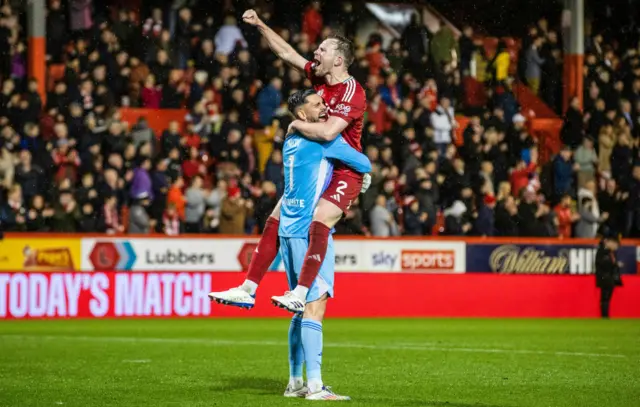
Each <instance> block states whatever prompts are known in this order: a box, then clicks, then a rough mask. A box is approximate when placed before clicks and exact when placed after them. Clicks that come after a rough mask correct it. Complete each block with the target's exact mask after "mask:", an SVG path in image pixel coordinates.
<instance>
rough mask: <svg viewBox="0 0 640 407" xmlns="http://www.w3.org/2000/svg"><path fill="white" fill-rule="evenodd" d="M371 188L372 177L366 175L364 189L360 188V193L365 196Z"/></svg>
mask: <svg viewBox="0 0 640 407" xmlns="http://www.w3.org/2000/svg"><path fill="white" fill-rule="evenodd" d="M370 186H371V175H370V174H364V176H363V177H362V188H360V193H361V194H364V193H365V192H367V189H369V187H370Z"/></svg>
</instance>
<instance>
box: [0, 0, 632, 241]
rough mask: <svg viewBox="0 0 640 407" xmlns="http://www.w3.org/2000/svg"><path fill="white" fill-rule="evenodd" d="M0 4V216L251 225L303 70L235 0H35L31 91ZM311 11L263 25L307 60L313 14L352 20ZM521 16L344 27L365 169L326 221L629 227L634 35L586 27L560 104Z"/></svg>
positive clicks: (261, 217)
mask: <svg viewBox="0 0 640 407" xmlns="http://www.w3.org/2000/svg"><path fill="white" fill-rule="evenodd" d="M14 3H15V2H9V3H6V4H5V5H4V6H3V7H2V8H1V9H0V49H1V50H2V51H0V77H1V78H2V89H1V93H0V227H1V228H2V230H4V231H30V232H44V231H48V232H90V233H96V232H105V233H124V232H127V231H128V232H129V233H166V234H178V233H225V234H245V233H255V232H258V231H260V230H261V229H262V227H263V226H264V222H265V220H266V217H267V216H268V214H269V213H270V211H271V210H272V208H273V207H274V206H275V204H276V202H277V199H278V196H279V195H280V194H281V192H282V187H283V181H282V168H283V166H282V155H281V152H280V150H281V146H282V142H283V137H284V131H286V128H287V126H288V123H289V122H290V120H291V118H290V117H289V116H288V114H287V109H286V99H287V95H289V94H290V93H291V92H292V91H294V90H296V89H300V88H303V87H307V86H309V85H310V83H309V82H308V81H307V80H305V78H304V77H303V76H302V75H301V74H300V73H298V72H296V71H294V70H292V69H289V68H288V67H286V66H284V65H283V64H282V62H281V61H278V60H276V59H275V57H274V56H273V53H272V52H271V50H270V49H269V48H268V47H267V46H266V44H265V43H264V42H262V41H260V37H259V35H257V33H256V32H255V31H254V30H252V28H251V27H246V26H244V25H243V24H242V23H238V21H240V20H239V19H238V17H239V15H238V14H239V13H240V14H241V12H242V10H227V11H228V13H227V14H226V15H227V17H225V18H224V19H223V18H217V17H216V18H215V19H214V17H212V16H211V15H207V14H204V13H201V12H200V11H201V9H200V8H198V7H199V6H197V5H196V6H195V8H193V9H190V8H189V7H182V8H179V9H170V11H169V12H164V13H163V11H162V10H160V9H151V10H148V11H144V9H142V10H143V13H144V14H143V15H138V13H137V12H135V11H132V10H130V9H126V8H120V9H111V13H107V15H105V14H104V13H102V14H100V13H97V12H95V10H94V13H93V14H92V13H91V12H90V11H91V10H90V9H81V10H78V9H77V8H72V9H65V7H64V6H65V4H63V3H61V2H60V1H57V0H53V1H51V2H49V4H48V7H49V9H48V16H47V27H48V32H47V60H48V61H47V62H48V77H47V83H46V87H47V95H46V100H42V98H41V97H40V95H39V94H38V93H37V91H36V90H37V83H36V82H34V81H33V80H32V79H30V78H28V76H27V68H26V66H27V61H26V55H25V44H26V41H25V37H24V35H25V33H24V30H23V29H22V28H23V27H22V25H23V15H24V10H22V9H21V8H20V5H19V4H14ZM65 3H66V2H65ZM72 3H74V4H75V3H78V4H80V5H85V6H86V7H90V6H91V1H81V2H72ZM186 3H190V4H196V3H198V2H197V1H196V2H193V1H192V2H185V4H186ZM11 4H13V6H12V5H11ZM323 11H324V10H323V9H322V8H320V9H319V10H318V9H317V7H315V6H312V5H310V6H308V7H306V8H305V9H304V10H302V13H301V14H300V15H298V16H297V21H296V16H294V17H293V18H292V19H291V24H290V27H287V28H281V29H280V31H279V32H280V33H281V35H282V36H283V37H284V38H285V39H286V40H288V41H290V42H291V43H293V44H295V46H296V49H297V50H298V51H299V52H300V53H301V55H303V56H305V57H307V58H310V56H311V55H312V53H313V50H314V49H315V46H316V44H317V43H318V41H320V40H321V39H322V38H323V37H324V36H326V35H328V34H329V33H331V32H332V31H340V32H346V33H347V34H349V35H351V36H352V37H353V36H354V35H355V30H354V28H353V26H352V25H353V24H356V21H357V14H356V13H357V12H358V8H357V7H345V8H344V9H343V10H342V12H341V13H340V14H339V15H340V18H335V17H334V18H331V19H330V20H331V24H324V23H323V17H327V16H326V14H323ZM259 13H260V14H261V15H262V16H264V17H265V19H266V20H267V21H268V20H269V16H270V15H271V13H272V10H270V9H269V7H268V6H267V7H262V8H260V9H259ZM217 15H219V14H217ZM298 27H300V28H298ZM528 32H529V35H528V36H525V37H524V38H522V39H514V38H501V39H497V38H491V37H488V38H484V37H480V36H477V35H475V34H474V32H473V29H472V28H471V27H463V29H462V30H461V34H460V36H459V37H458V36H457V35H455V34H454V31H453V30H451V29H450V27H449V26H448V25H447V24H444V23H443V22H441V23H439V24H436V27H435V29H434V30H432V31H430V30H427V29H426V28H425V26H424V25H423V24H422V23H421V22H420V18H415V19H414V20H413V21H412V23H411V24H409V26H408V27H407V28H406V29H405V31H404V32H403V34H402V36H401V37H399V38H396V39H394V40H393V41H386V42H385V41H384V40H383V38H384V36H383V35H382V32H374V33H372V34H371V35H369V38H368V40H367V41H366V43H357V55H356V57H357V58H356V61H355V62H354V64H353V65H352V67H351V72H352V74H353V76H354V77H355V78H356V79H357V80H358V81H360V82H361V83H362V84H363V85H364V86H365V87H366V89H367V98H368V109H367V112H366V119H367V121H366V126H365V134H364V137H363V141H364V143H363V144H364V145H363V148H364V152H365V153H366V154H367V155H368V156H369V158H370V159H371V161H372V163H374V170H373V173H372V177H373V183H372V186H371V188H370V189H369V191H367V192H366V193H365V194H364V195H362V196H361V198H360V202H359V204H358V205H356V206H354V207H353V209H352V210H351V211H350V213H348V214H347V216H346V217H345V219H344V220H343V221H342V222H341V223H340V224H339V226H338V227H337V233H342V234H365V235H370V234H372V233H373V234H374V235H387V236H391V235H398V234H403V235H430V234H439V233H441V234H444V235H470V236H485V235H486V236H547V237H553V236H561V237H570V236H576V237H595V236H596V234H597V233H598V231H601V230H602V228H607V229H608V230H609V231H613V232H617V233H620V234H623V235H624V236H632V237H638V236H640V162H639V161H638V137H640V56H639V52H640V50H639V49H637V48H633V47H630V46H627V47H617V46H615V43H614V42H612V41H609V39H607V40H605V37H604V36H603V35H602V34H595V35H593V36H592V37H591V38H589V44H588V45H589V46H588V52H587V54H586V56H585V81H586V82H585V86H584V89H585V96H584V100H585V103H584V104H585V106H584V109H579V106H578V105H576V103H573V104H572V105H571V106H570V107H569V109H568V110H567V111H566V113H565V114H564V115H563V116H562V119H560V118H558V116H557V114H556V112H560V110H561V108H562V107H561V101H562V97H561V92H562V90H561V82H562V76H561V75H562V49H561V47H560V45H559V44H560V41H561V38H560V35H559V31H558V30H556V29H554V27H550V25H549V23H548V22H547V21H546V20H541V21H539V22H537V23H536V24H534V25H532V26H531V28H530V30H529V31H528ZM610 44H614V45H610ZM521 106H522V108H521ZM283 129H284V130H283ZM561 147H562V148H561ZM373 224H376V225H381V224H382V225H385V227H383V228H379V227H377V228H372V227H371V225H373Z"/></svg>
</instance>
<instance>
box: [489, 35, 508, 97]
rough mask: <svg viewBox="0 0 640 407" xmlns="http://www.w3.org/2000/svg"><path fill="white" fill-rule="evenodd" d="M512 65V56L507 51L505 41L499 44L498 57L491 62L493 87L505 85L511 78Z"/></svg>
mask: <svg viewBox="0 0 640 407" xmlns="http://www.w3.org/2000/svg"><path fill="white" fill-rule="evenodd" d="M510 64H511V56H510V55H509V51H507V46H506V44H505V43H504V41H502V40H500V42H498V48H497V50H496V55H495V57H494V58H493V60H492V61H491V62H490V64H489V65H490V66H489V72H490V75H489V80H490V82H491V85H493V86H497V85H499V84H502V83H504V81H505V80H506V79H507V77H508V76H509V65H510Z"/></svg>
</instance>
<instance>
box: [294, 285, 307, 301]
mask: <svg viewBox="0 0 640 407" xmlns="http://www.w3.org/2000/svg"><path fill="white" fill-rule="evenodd" d="M308 292H309V289H308V288H307V287H305V286H302V285H300V284H298V285H297V286H296V288H294V289H293V293H294V294H295V295H296V296H297V297H298V298H300V299H301V300H302V301H304V302H307V293H308Z"/></svg>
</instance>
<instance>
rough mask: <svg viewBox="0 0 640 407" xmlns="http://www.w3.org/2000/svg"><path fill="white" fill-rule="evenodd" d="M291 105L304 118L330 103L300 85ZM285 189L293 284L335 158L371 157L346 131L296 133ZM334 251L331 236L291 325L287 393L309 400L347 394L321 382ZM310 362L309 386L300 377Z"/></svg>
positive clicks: (359, 161) (283, 217)
mask: <svg viewBox="0 0 640 407" xmlns="http://www.w3.org/2000/svg"><path fill="white" fill-rule="evenodd" d="M288 103H289V110H290V111H291V112H292V113H293V115H294V116H296V118H299V119H301V120H304V121H322V120H326V117H327V116H326V106H325V104H324V101H323V100H322V98H321V97H320V96H319V95H318V94H316V93H315V91H313V90H305V91H299V92H296V93H295V94H293V95H292V96H291V97H290V98H289V101H288ZM283 155H284V170H285V174H284V178H285V192H284V195H283V197H282V200H281V209H280V211H281V212H280V229H279V231H278V234H279V236H280V256H281V258H282V261H283V263H284V265H285V270H286V274H287V281H288V282H289V288H290V289H291V290H293V289H294V288H295V285H296V284H297V282H298V277H299V276H300V271H301V269H302V263H303V262H304V256H305V255H306V253H307V248H308V245H309V226H310V225H311V221H312V219H313V212H314V209H315V207H316V204H317V203H318V200H319V199H320V197H321V196H322V192H323V191H324V189H325V188H326V187H327V185H329V181H331V173H332V163H331V160H339V161H341V162H342V163H344V164H346V165H347V166H349V167H351V168H353V169H354V170H356V171H358V172H361V173H368V172H370V171H371V163H370V162H369V159H368V158H367V157H366V156H365V155H363V154H361V153H359V152H357V151H356V150H355V149H353V148H352V147H350V146H349V145H348V144H347V143H346V141H344V140H343V138H342V136H338V137H337V138H336V139H335V140H333V141H331V142H327V143H318V142H315V141H310V140H307V139H305V138H303V137H302V136H300V135H297V134H293V135H290V136H289V137H287V139H286V141H285V143H284V147H283ZM334 266H335V254H334V248H333V239H332V238H331V237H329V245H328V248H327V254H326V256H325V260H324V263H323V264H322V266H321V268H320V272H319V273H318V277H317V278H316V280H315V281H314V282H313V284H312V286H311V287H310V289H309V292H308V293H307V303H306V305H305V307H304V313H303V314H302V315H300V314H297V315H295V316H294V317H293V319H292V320H291V326H290V328H289V367H290V379H289V385H288V386H287V389H286V390H285V393H284V395H285V396H286V397H305V398H306V399H308V400H349V397H347V396H340V395H337V394H335V393H333V392H332V391H331V390H330V389H329V388H328V387H325V386H324V385H323V383H322V377H321V373H320V368H321V365H322V320H323V317H324V312H325V309H326V306H327V299H328V298H329V297H332V296H333V282H334ZM303 362H305V363H306V370H307V380H308V387H307V386H305V385H304V383H303V379H302V366H303Z"/></svg>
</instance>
